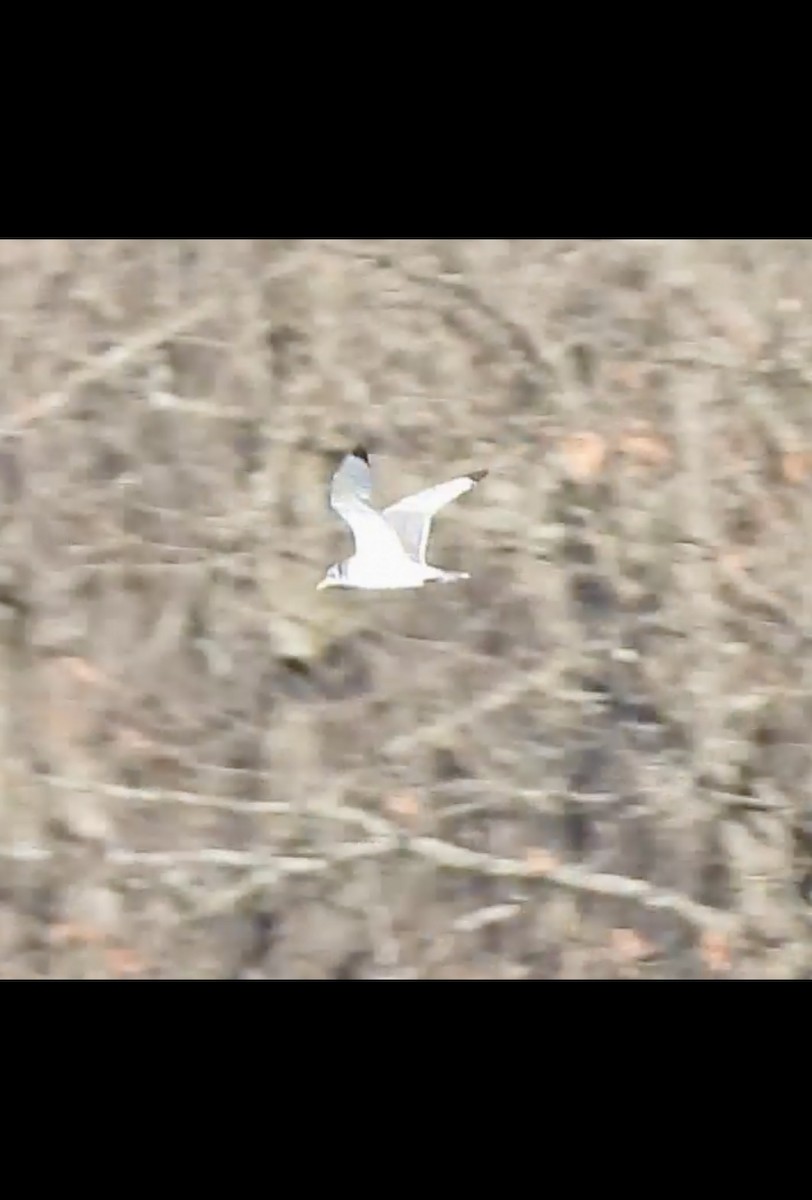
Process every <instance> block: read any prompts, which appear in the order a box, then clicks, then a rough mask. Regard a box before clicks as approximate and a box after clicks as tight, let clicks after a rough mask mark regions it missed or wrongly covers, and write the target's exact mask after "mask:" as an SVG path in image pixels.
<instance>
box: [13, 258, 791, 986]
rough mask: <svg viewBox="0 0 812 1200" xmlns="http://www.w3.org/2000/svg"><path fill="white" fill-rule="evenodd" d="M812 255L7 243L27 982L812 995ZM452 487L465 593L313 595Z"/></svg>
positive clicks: (17, 819) (16, 850) (447, 528)
mask: <svg viewBox="0 0 812 1200" xmlns="http://www.w3.org/2000/svg"><path fill="white" fill-rule="evenodd" d="M811 304H812V243H809V242H780V241H751V242H741V241H740V242H721V241H706V242H695V241H652V240H649V241H614V242H586V241H580V242H579V241H573V242H565V241H484V240H483V241H440V242H431V241H387V242H362V241H346V242H333V243H331V242H315V241H312V242H300V241H265V242H247V241H210V242H206V241H188V242H172V241H164V242H158V241H155V242H150V241H39V242H19V241H6V242H3V243H0V347H1V350H2V378H3V388H2V406H1V407H0V503H1V504H2V519H1V520H0V598H1V599H2V606H1V607H0V653H1V655H2V661H0V737H2V755H0V771H1V772H2V778H0V970H1V971H2V974H3V976H5V977H21V976H22V977H37V978H44V977H45V978H59V977H81V978H106V977H119V978H120V977H124V978H135V977H147V978H161V977H164V978H168V977H194V978H207V977H216V978H238V979H261V978H280V977H288V978H289V977H299V978H417V979H427V978H481V977H485V978H499V979H525V978H606V977H609V978H646V977H658V978H686V977H700V978H704V977H706V978H724V977H772V978H782V977H784V978H786V977H790V978H801V977H809V976H810V974H812V936H811V934H812V930H811V928H810V912H811V911H812V910H811V909H810V899H812V861H811V860H812V854H811V853H810V851H811V850H812V801H811V800H810V778H811V775H810V772H811V770H812V759H811V758H810V749H809V730H810V716H812V712H811V709H812V706H811V705H810V684H811V683H812V680H810V654H809V650H810V631H812V582H810V553H811V552H812V550H811V545H812V543H811V540H810V532H811V531H812V524H811V523H810V515H812V514H811V513H810V486H811V481H812V404H811V403H810V382H811V381H812V308H811V307H810V305H811ZM358 440H366V441H367V442H368V444H369V446H370V449H371V451H372V452H373V454H374V458H373V468H374V470H375V473H376V481H377V486H378V489H379V496H380V499H381V501H382V502H387V501H389V500H391V499H394V498H396V497H397V496H398V495H400V494H403V493H405V492H407V491H409V490H412V489H416V488H418V487H421V486H425V485H427V484H429V483H433V482H438V481H439V480H441V479H443V478H445V477H448V476H450V475H454V474H457V473H459V472H460V471H465V470H470V469H472V468H476V467H488V468H489V469H490V474H489V476H488V478H487V479H486V480H485V481H484V482H483V483H482V484H481V485H480V486H479V487H478V488H477V489H475V490H474V491H473V492H471V493H470V494H468V495H467V496H465V497H463V498H462V499H461V500H459V501H458V502H456V503H455V504H454V505H452V506H450V507H449V508H448V509H446V510H445V511H444V512H443V513H442V514H441V515H440V516H439V517H438V519H437V520H436V522H435V527H434V534H433V538H432V551H433V553H432V560H433V561H434V562H435V563H438V564H440V565H442V566H444V567H448V568H455V569H464V570H468V571H470V572H471V574H472V579H471V581H470V582H468V583H464V584H461V585H455V586H453V587H451V586H449V587H439V588H431V589H426V590H425V591H419V592H418V591H413V592H403V593H395V594H390V595H386V594H364V593H353V592H340V591H327V592H319V593H317V592H316V591H315V585H316V583H317V582H318V580H319V579H320V578H321V576H322V574H323V573H324V571H325V569H326V567H327V566H328V565H329V564H330V563H331V562H334V561H336V560H337V559H339V558H341V557H343V556H344V555H345V554H346V553H347V552H348V549H349V540H348V537H347V535H346V532H345V530H344V529H343V527H342V526H341V524H340V522H339V521H338V520H337V519H336V518H335V517H334V516H333V514H332V513H330V511H329V509H328V507H327V502H326V491H327V484H328V480H329V476H330V473H331V471H332V469H333V466H334V464H335V462H336V461H337V458H338V456H339V455H340V454H341V453H342V452H343V451H344V450H345V449H346V448H347V446H348V444H353V443H355V442H356V441H358Z"/></svg>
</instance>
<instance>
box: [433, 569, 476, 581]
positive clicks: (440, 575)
mask: <svg viewBox="0 0 812 1200" xmlns="http://www.w3.org/2000/svg"><path fill="white" fill-rule="evenodd" d="M470 578H471V576H470V575H469V574H468V572H467V571H441V570H440V568H439V567H435V568H434V574H433V575H430V576H429V577H428V579H427V580H426V583H454V582H455V580H457V579H470Z"/></svg>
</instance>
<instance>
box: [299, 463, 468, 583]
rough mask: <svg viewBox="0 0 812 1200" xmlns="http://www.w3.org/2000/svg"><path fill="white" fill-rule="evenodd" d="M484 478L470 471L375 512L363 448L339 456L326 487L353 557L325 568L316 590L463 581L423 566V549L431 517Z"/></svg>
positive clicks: (463, 575) (462, 575) (461, 574)
mask: <svg viewBox="0 0 812 1200" xmlns="http://www.w3.org/2000/svg"><path fill="white" fill-rule="evenodd" d="M487 473H488V472H487V471H484V470H483V471H472V472H471V473H470V474H468V475H460V476H458V477H457V478H455V479H450V480H448V482H446V483H440V484H437V485H436V486H435V487H430V488H425V489H424V490H423V491H420V492H415V493H414V494H413V495H411V496H406V497H404V498H403V499H402V500H399V501H398V502H397V504H391V505H390V506H389V507H388V508H386V509H384V511H383V512H382V513H380V512H377V511H376V510H375V509H374V508H373V507H372V506H371V504H370V499H371V497H372V473H371V471H370V468H369V455H368V453H367V451H366V449H365V448H364V447H363V446H356V447H355V449H354V450H352V451H351V452H350V453H349V454H347V455H346V456H345V457H344V459H343V460H342V462H341V464H340V466H339V468H338V470H337V471H336V473H335V475H334V476H333V478H332V481H331V484H330V506H331V507H332V509H333V510H334V511H335V512H336V513H338V515H339V516H340V517H341V518H342V519H343V520H344V521H346V523H347V525H349V527H350V530H351V532H352V535H353V540H354V543H355V552H354V554H353V555H351V557H350V558H348V559H345V560H344V561H343V562H340V563H335V564H334V565H333V566H332V567H330V569H329V570H328V571H327V574H326V575H325V577H324V579H322V581H321V583H319V584H318V588H319V589H321V588H326V587H348V588H367V589H375V590H379V589H385V590H390V589H394V588H411V587H422V586H423V584H424V583H429V582H431V581H434V580H438V581H443V582H450V581H452V580H455V579H467V578H468V575H467V574H466V573H465V572H461V571H444V570H441V569H440V568H439V567H432V566H429V564H428V563H427V562H426V547H427V544H428V538H429V533H430V531H431V522H432V518H433V517H434V515H435V514H436V513H437V512H438V511H439V510H440V509H441V508H443V507H444V506H445V505H446V504H448V503H449V502H450V501H451V500H454V499H456V498H457V497H458V496H462V495H463V494H464V493H465V492H467V491H470V489H471V488H472V487H473V486H474V484H476V483H478V482H479V481H480V479H484V477H485V476H486V475H487Z"/></svg>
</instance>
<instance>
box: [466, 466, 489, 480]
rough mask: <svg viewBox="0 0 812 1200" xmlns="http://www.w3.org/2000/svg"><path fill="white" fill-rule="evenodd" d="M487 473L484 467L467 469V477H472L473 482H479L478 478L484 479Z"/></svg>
mask: <svg viewBox="0 0 812 1200" xmlns="http://www.w3.org/2000/svg"><path fill="white" fill-rule="evenodd" d="M487 474H488V470H487V467H486V468H484V469H483V470H482V471H469V472H468V478H469V479H473V481H474V483H479V481H480V479H484V478H485V476H486V475H487Z"/></svg>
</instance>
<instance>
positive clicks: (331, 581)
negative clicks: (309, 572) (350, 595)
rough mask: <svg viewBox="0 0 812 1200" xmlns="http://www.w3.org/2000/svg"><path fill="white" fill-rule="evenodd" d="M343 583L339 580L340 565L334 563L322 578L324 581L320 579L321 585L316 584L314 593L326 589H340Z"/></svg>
mask: <svg viewBox="0 0 812 1200" xmlns="http://www.w3.org/2000/svg"><path fill="white" fill-rule="evenodd" d="M343 582H344V581H343V579H342V578H341V564H340V563H334V564H333V566H332V567H330V569H329V571H328V572H327V574H326V575H325V576H324V579H322V581H321V583H317V584H316V591H317V592H320V591H321V589H322V588H328V587H341V586H342V584H343Z"/></svg>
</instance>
